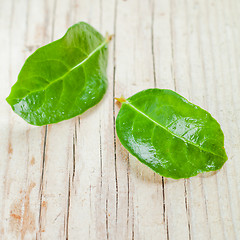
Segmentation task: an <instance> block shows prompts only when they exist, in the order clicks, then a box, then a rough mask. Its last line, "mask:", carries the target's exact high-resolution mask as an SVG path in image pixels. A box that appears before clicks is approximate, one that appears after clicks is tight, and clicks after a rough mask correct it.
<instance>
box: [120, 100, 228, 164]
mask: <svg viewBox="0 0 240 240" xmlns="http://www.w3.org/2000/svg"><path fill="white" fill-rule="evenodd" d="M123 104H127V105H129V106H130V107H132V108H133V109H134V110H136V111H137V112H138V113H140V114H142V115H143V116H144V117H146V118H147V119H149V120H150V121H152V122H153V123H155V124H156V125H158V126H159V127H161V128H163V129H164V130H166V131H167V132H169V133H170V134H171V135H173V136H174V137H176V138H179V139H181V140H182V141H184V142H187V143H189V144H190V145H193V146H195V147H197V148H198V149H200V150H202V151H204V152H207V153H211V154H213V155H215V156H217V157H220V158H222V159H224V160H225V158H224V157H223V156H220V155H218V154H216V153H214V152H212V151H209V150H206V149H204V148H202V147H200V146H198V145H197V144H195V143H193V142H190V141H189V140H187V139H185V138H183V137H181V136H179V135H176V134H175V133H174V132H172V131H170V130H169V129H168V128H166V127H165V126H163V125H161V124H160V123H158V122H156V121H155V120H154V119H152V118H150V117H149V116H148V115H146V114H145V113H144V112H142V111H141V110H139V109H138V108H136V107H135V106H134V105H132V104H131V103H130V102H129V101H126V102H124V103H123Z"/></svg>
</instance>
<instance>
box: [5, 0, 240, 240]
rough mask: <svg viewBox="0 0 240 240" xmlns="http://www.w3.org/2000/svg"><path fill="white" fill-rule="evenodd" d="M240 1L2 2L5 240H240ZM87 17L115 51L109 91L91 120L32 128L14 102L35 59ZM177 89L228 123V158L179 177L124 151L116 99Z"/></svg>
mask: <svg viewBox="0 0 240 240" xmlns="http://www.w3.org/2000/svg"><path fill="white" fill-rule="evenodd" d="M239 14H240V2H239V1H237V0H219V1H213V0H202V1H199V0H194V1H191V0H167V1H166V0H139V1H138V0H91V1H89V0H69V1H64V0H49V1H40V0H31V1H29V0H18V1H17V0H9V1H0V31H1V38H0V49H1V51H0V52H1V58H0V63H1V64H0V72H1V78H0V81H1V88H0V98H1V100H0V115H1V118H0V123H1V132H0V156H1V161H0V179H1V181H0V239H4V240H5V239H6V240H8V239H73V240H75V239H166V240H175V239H182V240H185V239H189V240H195V239H196V240H198V239H199V240H202V239H217V240H221V239H223V240H224V239H227V240H232V239H238V238H239V235H240V204H239V202H240V174H239V169H240V161H239V156H240V147H239V146H240V121H239V119H240V105H239V102H240V79H239V73H240V70H239V69H240V59H239V57H240V47H239V39H240V30H239V29H240V21H239ZM78 21H86V22H88V23H90V24H91V25H93V26H94V27H95V28H96V29H98V30H99V31H100V32H101V33H102V34H105V33H106V32H108V33H110V34H114V38H113V40H112V42H111V43H110V45H109V64H108V81H109V87H108V91H107V93H106V95H105V96H104V98H103V100H102V101H101V102H100V103H99V104H98V105H97V106H95V107H94V108H92V109H90V110H89V111H87V112H86V113H84V114H83V115H82V116H79V117H76V118H74V119H71V120H68V121H64V122H62V123H58V124H55V125H49V126H45V127H34V126H30V125H28V124H27V123H25V122H24V121H23V120H22V119H21V118H20V117H18V116H17V115H16V114H14V113H13V112H12V110H11V109H10V107H9V106H8V105H7V103H6V101H5V98H6V96H7V95H8V94H9V92H10V88H11V86H12V85H13V84H14V82H15V81H16V79H17V75H18V73H19V71H20V69H21V67H22V65H23V63H24V60H25V59H26V58H27V57H28V56H29V55H30V54H31V53H32V52H33V51H35V50H36V49H37V48H38V47H40V46H42V45H44V44H46V43H49V42H51V41H53V40H55V39H58V38H60V37H61V36H62V35H63V34H64V33H65V31H66V29H67V28H68V27H69V26H71V25H72V24H74V23H76V22H78ZM154 87H158V88H168V89H172V90H175V91H177V92H178V93H179V94H181V95H183V96H185V97H186V98H187V99H189V100H190V101H192V102H193V103H195V104H197V105H200V106H201V107H203V108H204V109H206V110H208V111H209V112H210V113H211V114H212V115H213V117H215V118H216V119H217V120H218V121H219V122H220V124H221V126H222V129H223V132H224V133H225V145H226V150H227V154H228V157H229V160H228V161H227V163H226V164H225V165H224V167H223V168H222V169H221V170H220V171H217V172H215V173H208V174H200V175H198V176H196V177H193V178H190V179H182V180H172V179H168V178H162V177H161V176H159V175H157V174H155V173H153V172H152V171H151V170H150V169H149V168H147V167H146V166H144V165H142V164H141V163H139V161H137V160H136V159H135V158H134V157H133V156H131V155H130V154H129V153H128V152H127V151H126V150H125V149H124V148H123V147H122V146H121V144H120V142H119V140H118V138H117V135H116V132H115V119H116V116H117V113H118V111H119V108H120V106H119V105H117V104H116V103H115V100H114V97H121V96H122V95H123V96H125V97H129V96H131V95H132V94H134V93H136V92H137V91H140V90H143V89H146V88H154Z"/></svg>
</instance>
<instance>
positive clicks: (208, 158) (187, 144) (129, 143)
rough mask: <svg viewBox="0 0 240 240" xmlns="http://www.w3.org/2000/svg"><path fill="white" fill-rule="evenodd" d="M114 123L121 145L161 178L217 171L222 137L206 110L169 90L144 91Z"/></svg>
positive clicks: (124, 103) (222, 160)
mask: <svg viewBox="0 0 240 240" xmlns="http://www.w3.org/2000/svg"><path fill="white" fill-rule="evenodd" d="M118 100H120V101H121V102H122V107H121V109H120V111H119V114H118V116H117V120H116V130H117V135H118V137H119V139H120V141H121V143H122V144H123V146H124V147H125V148H126V149H127V150H128V151H129V152H130V153H131V154H132V155H134V156H135V157H136V158H138V160H140V161H141V162H142V163H144V164H146V165H147V166H149V167H150V168H152V169H153V170H154V171H155V172H157V173H158V174H160V175H162V176H164V177H171V178H174V179H178V178H188V177H191V176H195V175H197V174H198V173H201V172H208V171H214V170H218V169H220V168H221V167H222V166H223V164H224V163H225V162H226V160H227V155H226V153H225V149H224V135H223V132H222V130H221V128H220V125H219V124H218V122H217V121H216V120H215V119H214V118H213V117H212V116H211V115H210V114H209V113H208V112H207V111H205V110H203V109H201V108H200V107H198V106H196V105H194V104H192V103H190V102H188V101H187V100H186V99H185V98H183V97H182V96H180V95H179V94H177V93H175V92H173V91H171V90H162V89H148V90H144V91H142V92H139V93H137V94H135V95H133V96H132V97H130V98H128V99H127V100H125V99H123V98H120V99H118Z"/></svg>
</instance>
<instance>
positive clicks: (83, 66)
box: [6, 22, 110, 126]
mask: <svg viewBox="0 0 240 240" xmlns="http://www.w3.org/2000/svg"><path fill="white" fill-rule="evenodd" d="M109 40H110V38H107V39H104V38H103V36H102V35H101V34H100V33H98V32H97V31H96V30H95V29H94V28H93V27H91V26H90V25H88V24H87V23H84V22H80V23H78V24H75V25H73V26H72V27H70V28H69V29H68V31H67V32H66V34H65V35H64V36H63V37H62V38H61V39H59V40H57V41H54V42H52V43H50V44H48V45H46V46H43V47H41V48H39V49H38V50H36V51H35V52H34V53H33V54H32V55H31V56H30V57H29V58H28V59H27V60H26V62H25V64H24V65H23V67H22V69H21V71H20V73H19V76H18V80H17V82H16V83H15V85H14V86H13V87H12V89H11V93H10V95H9V96H8V97H7V99H6V100H7V102H8V103H9V104H10V105H11V107H12V109H13V111H14V112H16V113H17V114H18V115H19V116H20V117H22V118H23V119H24V120H26V121H27V122H28V123H30V124H33V125H38V126H41V125H45V124H50V123H57V122H60V121H63V120H66V119H69V118H72V117H75V116H77V115H79V114H81V113H83V112H85V111H86V110H87V109H89V108H91V107H93V106H94V105H96V104H97V103H98V102H99V101H100V100H101V99H102V97H103V95H104V93H105V92H106V89H107V76H106V68H107V57H108V51H107V44H108V42H109Z"/></svg>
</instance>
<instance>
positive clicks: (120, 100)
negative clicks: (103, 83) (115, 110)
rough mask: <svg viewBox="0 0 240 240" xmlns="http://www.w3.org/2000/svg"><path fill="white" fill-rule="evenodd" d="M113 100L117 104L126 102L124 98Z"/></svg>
mask: <svg viewBox="0 0 240 240" xmlns="http://www.w3.org/2000/svg"><path fill="white" fill-rule="evenodd" d="M115 99H116V100H117V101H118V102H120V103H124V102H126V101H127V100H126V99H125V98H124V97H120V98H115Z"/></svg>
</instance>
